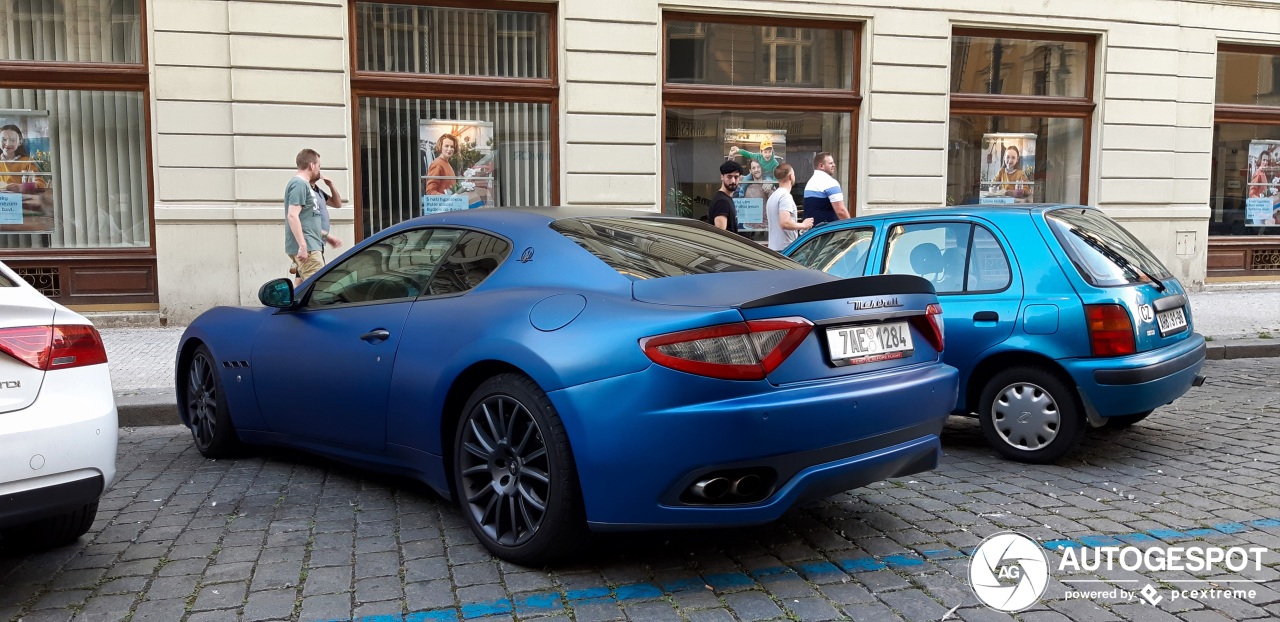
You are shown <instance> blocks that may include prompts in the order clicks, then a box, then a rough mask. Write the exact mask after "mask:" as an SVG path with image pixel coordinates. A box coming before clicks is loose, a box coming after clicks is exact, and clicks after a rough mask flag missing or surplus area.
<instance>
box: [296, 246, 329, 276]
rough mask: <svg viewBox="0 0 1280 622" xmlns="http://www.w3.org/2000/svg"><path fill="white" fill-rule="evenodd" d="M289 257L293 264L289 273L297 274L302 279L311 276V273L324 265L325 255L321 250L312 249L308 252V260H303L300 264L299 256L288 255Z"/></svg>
mask: <svg viewBox="0 0 1280 622" xmlns="http://www.w3.org/2000/svg"><path fill="white" fill-rule="evenodd" d="M288 257H289V261H291V262H292V266H290V267H289V274H296V275H298V278H299V279H302V280H306V279H308V278H310V277H311V275H313V274H315V273H317V272H319V271H320V268H323V267H324V255H323V254H321V253H320V251H311V252H310V253H309V254H307V260H306V261H304V262H302V265H298V258H297V257H294V256H293V255H288Z"/></svg>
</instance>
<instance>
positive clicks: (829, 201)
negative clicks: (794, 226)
mask: <svg viewBox="0 0 1280 622" xmlns="http://www.w3.org/2000/svg"><path fill="white" fill-rule="evenodd" d="M835 172H836V160H835V158H833V157H831V154H830V153H827V152H825V151H823V152H822V153H819V154H818V155H816V156H813V177H810V178H809V183H807V184H805V186H804V215H805V216H806V217H808V218H813V226H815V227H816V226H818V225H820V224H822V223H824V222H834V221H837V220H842V219H845V218H848V217H849V210H848V209H847V208H846V207H845V206H844V193H843V192H841V191H840V182H838V181H836V178H835V177H832V175H834V174H835Z"/></svg>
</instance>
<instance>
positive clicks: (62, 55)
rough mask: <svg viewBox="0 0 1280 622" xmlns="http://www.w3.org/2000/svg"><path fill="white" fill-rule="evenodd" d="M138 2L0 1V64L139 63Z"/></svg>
mask: <svg viewBox="0 0 1280 622" xmlns="http://www.w3.org/2000/svg"><path fill="white" fill-rule="evenodd" d="M138 9H139V2H138V0H110V1H107V2H102V1H98V2H83V1H75V0H66V1H64V0H0V24H3V26H2V27H0V60H24V61H43V62H52V61H57V62H76V63H140V62H142V53H141V22H140V21H139V14H138Z"/></svg>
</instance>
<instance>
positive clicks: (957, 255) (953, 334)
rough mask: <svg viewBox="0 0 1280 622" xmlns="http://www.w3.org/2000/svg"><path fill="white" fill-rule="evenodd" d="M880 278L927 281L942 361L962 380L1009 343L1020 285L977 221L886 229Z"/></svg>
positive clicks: (1001, 246)
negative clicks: (937, 314)
mask: <svg viewBox="0 0 1280 622" xmlns="http://www.w3.org/2000/svg"><path fill="white" fill-rule="evenodd" d="M886 231H887V235H886V236H885V247H884V263H883V268H882V271H883V272H884V273H885V274H914V275H917V276H920V277H923V278H925V279H928V280H929V281H931V282H932V283H933V284H934V288H935V289H936V290H937V292H938V301H939V302H941V303H942V318H943V325H944V326H945V331H946V332H945V341H946V349H945V351H944V353H943V360H944V361H946V363H947V364H948V365H951V366H953V367H956V368H958V369H959V370H960V374H961V380H962V382H963V381H966V380H967V379H968V374H969V372H970V371H972V368H973V366H974V365H976V364H977V362H978V360H979V358H980V355H982V353H984V352H985V351H986V350H988V349H990V348H991V347H992V346H994V345H996V344H999V343H1001V342H1003V341H1004V340H1006V339H1008V338H1009V335H1010V334H1011V333H1012V332H1013V328H1014V326H1015V325H1016V322H1017V319H1018V309H1019V306H1020V305H1021V303H1022V284H1021V281H1020V280H1019V279H1017V278H1015V277H1016V275H1015V273H1014V270H1013V266H1012V264H1011V262H1010V260H1009V253H1008V252H1007V250H1006V249H1007V248H1008V247H1007V246H1006V245H1004V244H1003V243H1002V242H1001V241H1000V240H999V239H997V238H996V236H995V235H994V234H993V233H992V230H991V229H988V228H987V227H986V226H984V225H983V224H980V223H976V222H968V221H944V222H899V223H896V224H889V225H888V226H887V227H886Z"/></svg>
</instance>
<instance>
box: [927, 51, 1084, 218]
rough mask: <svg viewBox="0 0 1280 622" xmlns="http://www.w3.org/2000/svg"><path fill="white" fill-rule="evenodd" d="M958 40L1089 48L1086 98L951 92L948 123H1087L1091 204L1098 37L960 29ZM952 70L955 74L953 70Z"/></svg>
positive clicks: (1081, 162)
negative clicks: (981, 119)
mask: <svg viewBox="0 0 1280 622" xmlns="http://www.w3.org/2000/svg"><path fill="white" fill-rule="evenodd" d="M957 37H982V38H992V39H1019V40H1022V41H1058V42H1066V43H1084V44H1086V45H1087V46H1088V52H1087V54H1086V57H1085V68H1086V71H1087V75H1086V76H1085V82H1084V95H1083V96H1081V97H1067V96H1058V95H1004V94H994V95H993V94H987V93H950V94H949V95H950V106H949V110H948V111H947V124H948V126H949V125H950V123H951V118H952V117H962V116H992V117H1024V118H1025V117H1031V118H1067V119H1082V120H1083V121H1084V138H1083V140H1084V143H1083V144H1082V145H1081V148H1080V153H1081V158H1080V160H1081V161H1080V203H1081V204H1083V205H1088V204H1089V180H1090V176H1091V173H1090V166H1089V164H1090V159H1091V158H1090V155H1091V153H1092V151H1091V150H1092V149H1093V118H1094V112H1095V111H1096V110H1097V103H1096V102H1095V101H1094V81H1095V79H1096V77H1097V66H1096V63H1097V54H1098V38H1097V37H1096V36H1094V35H1089V34H1077V33H1066V32H1053V31H1038V30H1003V29H986V28H972V27H960V26H957V27H955V28H953V29H952V31H951V42H952V43H953V44H954V43H955V39H956V38H957ZM950 70H951V71H955V68H954V67H952V68H951V69H950Z"/></svg>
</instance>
